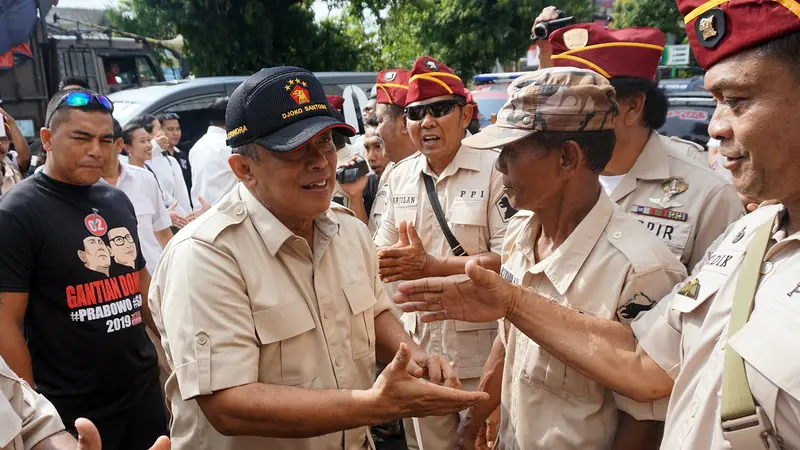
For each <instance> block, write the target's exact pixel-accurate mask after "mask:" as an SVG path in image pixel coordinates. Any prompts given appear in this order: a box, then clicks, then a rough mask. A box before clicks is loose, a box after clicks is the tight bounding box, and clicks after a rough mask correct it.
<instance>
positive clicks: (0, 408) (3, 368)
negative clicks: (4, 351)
mask: <svg viewBox="0 0 800 450" xmlns="http://www.w3.org/2000/svg"><path fill="white" fill-rule="evenodd" d="M0 393H2V395H0V450H28V449H30V448H32V447H33V446H35V445H36V444H38V443H40V442H41V441H43V440H44V439H46V438H48V437H50V436H52V435H54V434H56V433H58V432H60V431H64V424H63V423H62V422H61V418H60V417H59V416H58V412H56V408H55V407H54V406H53V404H52V403H50V402H49V401H48V400H47V399H46V398H44V396H43V395H40V394H39V393H37V392H36V391H34V390H33V389H32V388H31V387H30V386H29V385H28V383H26V382H25V381H23V380H22V379H21V378H20V377H18V376H17V375H16V374H15V373H14V372H12V371H11V368H10V367H8V365H7V364H6V362H5V361H4V360H3V358H2V357H0Z"/></svg>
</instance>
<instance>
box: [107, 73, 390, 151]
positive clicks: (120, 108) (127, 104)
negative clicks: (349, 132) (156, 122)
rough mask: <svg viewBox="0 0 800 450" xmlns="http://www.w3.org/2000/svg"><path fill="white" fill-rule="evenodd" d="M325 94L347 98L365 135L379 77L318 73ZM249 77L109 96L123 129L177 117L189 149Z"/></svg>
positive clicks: (348, 116) (353, 121)
mask: <svg viewBox="0 0 800 450" xmlns="http://www.w3.org/2000/svg"><path fill="white" fill-rule="evenodd" d="M315 75H316V76H317V78H319V79H320V81H322V84H323V86H324V89H325V92H326V93H327V94H329V95H340V96H342V97H344V98H345V104H344V115H345V120H346V121H347V123H349V124H350V125H351V126H353V127H354V128H355V129H356V130H359V134H363V129H364V127H363V121H362V119H361V110H362V109H363V107H364V105H366V104H367V94H366V93H367V92H369V90H370V89H372V87H373V86H374V85H375V78H376V76H377V74H376V73H374V72H373V73H370V72H318V73H315ZM246 79H247V77H246V76H229V77H208V78H195V79H193V80H177V81H167V82H164V83H159V84H156V85H153V86H149V87H144V88H140V89H128V90H125V91H121V92H116V93H114V94H111V95H109V98H110V99H111V101H112V102H114V118H116V119H117V120H118V121H119V123H120V124H121V125H122V126H125V124H127V123H128V122H129V121H131V120H133V119H135V118H136V117H139V116H141V115H142V114H153V115H159V114H163V113H177V114H178V115H179V116H180V118H181V121H180V122H181V130H182V131H183V137H182V138H181V143H180V144H179V145H178V146H179V147H181V148H184V149H187V150H188V149H189V148H191V146H192V145H193V144H194V143H195V142H196V141H197V140H198V139H199V138H200V137H202V136H203V134H205V132H206V130H207V129H208V123H209V120H210V116H209V113H208V107H209V106H211V104H212V103H213V102H214V100H215V99H217V98H218V97H225V96H230V95H231V94H232V93H233V91H234V90H236V88H237V87H238V86H239V85H240V84H241V83H242V82H243V81H244V80H246Z"/></svg>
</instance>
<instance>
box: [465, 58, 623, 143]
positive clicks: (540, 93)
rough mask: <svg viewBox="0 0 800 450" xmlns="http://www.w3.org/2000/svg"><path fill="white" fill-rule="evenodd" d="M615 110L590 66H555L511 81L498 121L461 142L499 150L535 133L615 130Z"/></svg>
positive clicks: (609, 90)
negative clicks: (581, 67)
mask: <svg viewBox="0 0 800 450" xmlns="http://www.w3.org/2000/svg"><path fill="white" fill-rule="evenodd" d="M617 114H619V107H618V105H617V101H616V99H615V92H614V88H613V87H611V84H610V83H609V82H608V80H607V79H606V78H605V77H604V76H602V75H600V74H598V73H596V72H593V71H591V70H586V69H577V68H571V67H556V68H551V69H543V70H538V71H536V72H532V73H530V74H526V75H523V76H521V77H519V78H517V79H515V80H514V82H512V83H511V85H510V86H509V87H508V101H506V104H505V105H503V108H502V109H501V110H500V112H498V113H497V122H495V124H494V125H490V126H488V127H486V128H484V129H483V130H481V132H480V133H478V134H476V135H474V136H470V137H468V138H466V139H464V140H463V143H464V145H466V146H468V147H472V148H498V147H502V146H504V145H508V144H511V143H512V142H516V141H518V140H520V139H523V138H526V137H528V136H530V135H532V134H534V133H538V132H540V131H544V132H547V131H600V130H611V129H613V128H614V117H615V116H616V115H617Z"/></svg>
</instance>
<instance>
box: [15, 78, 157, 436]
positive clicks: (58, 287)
mask: <svg viewBox="0 0 800 450" xmlns="http://www.w3.org/2000/svg"><path fill="white" fill-rule="evenodd" d="M46 126H47V127H46V128H42V130H41V138H42V144H43V147H44V149H45V151H47V152H48V159H47V164H46V165H45V168H44V170H43V171H42V172H40V173H37V174H35V175H34V176H32V177H30V178H28V179H26V180H24V181H23V182H21V183H20V184H18V185H17V186H16V187H15V188H14V189H13V190H12V191H10V192H9V193H8V194H6V195H4V196H3V197H2V198H0V356H2V358H3V359H5V360H6V362H7V363H8V365H9V366H10V367H11V368H12V369H13V370H14V371H15V372H16V373H17V374H18V375H20V376H21V377H22V378H23V379H25V380H26V381H27V382H28V383H30V384H31V385H32V386H35V388H36V390H37V391H39V392H40V393H42V394H44V395H45V396H47V398H48V399H49V400H50V401H51V402H52V403H53V404H54V405H55V407H56V409H57V410H58V412H59V414H60V415H61V417H62V419H63V420H64V423H65V424H66V425H67V426H68V427H71V426H72V424H73V423H74V421H75V419H76V418H78V417H86V418H88V419H90V420H92V421H93V422H94V423H95V424H96V425H97V428H98V429H99V430H100V434H101V436H102V439H103V448H104V449H106V450H108V449H111V450H114V449H125V450H127V449H130V450H141V449H145V448H149V446H150V444H152V443H153V441H155V440H156V438H157V437H158V436H159V435H162V434H166V432H167V424H166V418H165V413H164V408H163V399H162V393H161V387H160V385H159V382H158V366H157V357H156V353H155V349H154V347H153V344H152V343H151V342H150V341H149V339H148V337H147V335H146V334H145V324H152V318H151V316H150V311H149V308H148V307H147V290H148V288H149V285H150V276H149V275H148V272H147V269H146V268H145V261H144V258H143V257H142V255H141V252H140V251H138V249H139V237H138V235H137V231H136V230H137V227H136V214H135V212H134V208H133V205H132V204H131V202H130V200H129V199H128V197H127V196H126V195H125V194H124V193H123V192H122V191H121V190H119V189H117V188H115V187H112V186H110V185H108V184H105V183H97V181H98V180H99V179H100V176H101V174H102V171H103V167H104V165H105V160H106V159H108V158H111V157H116V155H114V154H113V151H112V141H113V125H112V119H111V103H110V102H108V100H107V99H106V98H105V97H102V96H97V95H95V94H94V93H91V92H89V91H83V90H70V91H62V92H59V93H58V94H56V96H55V97H54V98H53V100H52V101H51V102H50V105H49V106H48V109H47V122H46ZM23 319H24V328H23ZM155 329H156V328H155V327H154V326H153V327H152V330H155ZM26 339H27V342H26ZM159 345H160V344H159Z"/></svg>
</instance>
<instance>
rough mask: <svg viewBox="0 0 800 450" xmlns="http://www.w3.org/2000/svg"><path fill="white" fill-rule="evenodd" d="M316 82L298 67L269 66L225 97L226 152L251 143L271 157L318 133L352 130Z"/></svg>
mask: <svg viewBox="0 0 800 450" xmlns="http://www.w3.org/2000/svg"><path fill="white" fill-rule="evenodd" d="M335 112H336V110H335V109H333V108H332V107H331V106H330V105H329V104H328V99H327V98H326V97H325V91H324V90H323V89H322V83H320V81H319V80H318V79H317V77H315V76H314V74H313V73H311V72H309V71H308V70H306V69H301V68H299V67H289V66H282V67H270V68H266V69H261V70H260V71H259V72H258V73H256V74H254V75H252V76H251V77H250V78H248V79H247V80H245V82H244V83H242V84H241V85H240V86H239V87H238V88H236V90H235V91H234V92H233V95H231V97H230V99H229V100H228V108H227V110H226V112H225V131H227V133H228V141H227V144H228V146H229V147H238V146H240V145H244V144H249V143H251V142H255V143H256V144H258V145H260V146H262V147H264V148H266V149H268V150H270V151H273V152H290V151H292V150H295V149H297V148H299V147H302V146H303V145H305V144H306V143H307V142H308V141H310V140H311V139H312V138H313V137H314V136H316V135H318V134H319V133H321V132H323V131H325V130H329V129H334V130H335V131H336V132H338V133H340V134H342V135H344V136H347V137H351V136H355V134H356V130H355V129H353V127H351V126H350V125H348V124H347V123H345V122H344V121H342V120H341V119H339V118H337V117H336V116H335V115H334V113H335Z"/></svg>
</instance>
